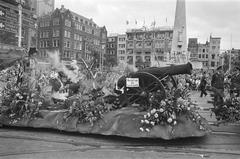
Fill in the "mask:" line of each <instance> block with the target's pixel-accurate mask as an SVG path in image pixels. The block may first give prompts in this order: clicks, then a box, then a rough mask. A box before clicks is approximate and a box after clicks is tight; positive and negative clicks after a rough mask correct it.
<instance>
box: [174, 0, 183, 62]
mask: <svg viewBox="0 0 240 159" xmlns="http://www.w3.org/2000/svg"><path fill="white" fill-rule="evenodd" d="M186 32H187V29H186V8H185V0H177V5H176V11H175V20H174V27H173V39H172V48H171V55H170V60H173V61H174V62H175V63H185V62H186V61H187V34H186Z"/></svg>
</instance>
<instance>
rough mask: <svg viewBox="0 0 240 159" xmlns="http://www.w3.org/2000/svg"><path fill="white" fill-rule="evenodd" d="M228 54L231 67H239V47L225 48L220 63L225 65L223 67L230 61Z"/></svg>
mask: <svg viewBox="0 0 240 159" xmlns="http://www.w3.org/2000/svg"><path fill="white" fill-rule="evenodd" d="M230 55H231V57H232V58H231V69H232V68H234V67H235V66H237V67H240V49H234V48H233V49H231V50H226V51H224V52H223V53H222V56H221V57H222V59H221V61H220V62H221V65H227V66H225V67H227V68H228V67H229V62H230Z"/></svg>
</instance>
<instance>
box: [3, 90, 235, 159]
mask: <svg viewBox="0 0 240 159" xmlns="http://www.w3.org/2000/svg"><path fill="white" fill-rule="evenodd" d="M192 99H193V101H194V102H197V103H198V104H199V105H198V107H200V110H199V111H200V113H201V114H202V115H203V116H204V117H205V118H206V119H208V121H210V124H212V123H213V122H214V121H215V120H214V116H212V117H210V112H209V111H208V108H210V107H211V104H209V103H207V101H208V100H210V96H209V95H208V96H207V97H203V98H200V97H199V92H193V93H192ZM212 129H213V133H212V134H210V135H208V136H205V137H201V138H184V139H177V140H170V141H167V140H161V139H131V138H124V137H116V136H102V135H87V134H79V133H66V132H61V131H57V130H49V129H31V128H10V127H3V128H1V129H0V138H1V142H0V158H4V159H5V158H6V159H7V158H9V159H13V158H22V159H26V158H39V159H41V158H104V159H105V158H179V159H183V158H189V159H190V158H191V159H195V158H240V126H239V125H237V124H235V125H234V124H228V125H227V124H225V125H220V126H214V125H213V124H212Z"/></svg>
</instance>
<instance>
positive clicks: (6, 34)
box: [0, 0, 37, 49]
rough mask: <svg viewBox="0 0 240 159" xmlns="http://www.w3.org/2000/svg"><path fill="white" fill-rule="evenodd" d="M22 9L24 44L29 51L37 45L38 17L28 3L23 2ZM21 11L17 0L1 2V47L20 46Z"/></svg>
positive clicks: (2, 0) (22, 44)
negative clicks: (36, 25)
mask: <svg viewBox="0 0 240 159" xmlns="http://www.w3.org/2000/svg"><path fill="white" fill-rule="evenodd" d="M23 2H24V3H23V5H22V7H23V9H22V43H21V46H22V47H24V48H26V49H28V48H29V47H31V46H35V45H36V38H34V34H35V32H36V27H35V24H36V21H37V19H36V17H35V16H34V12H33V11H32V10H31V7H30V4H29V3H28V1H27V0H26V1H23ZM18 16H19V9H18V3H17V2H16V1H15V0H0V45H6V46H9V47H10V46H17V45H18V24H19V20H18Z"/></svg>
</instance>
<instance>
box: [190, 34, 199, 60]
mask: <svg viewBox="0 0 240 159" xmlns="http://www.w3.org/2000/svg"><path fill="white" fill-rule="evenodd" d="M188 52H190V58H189V60H190V61H198V39H197V38H189V39H188Z"/></svg>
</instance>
